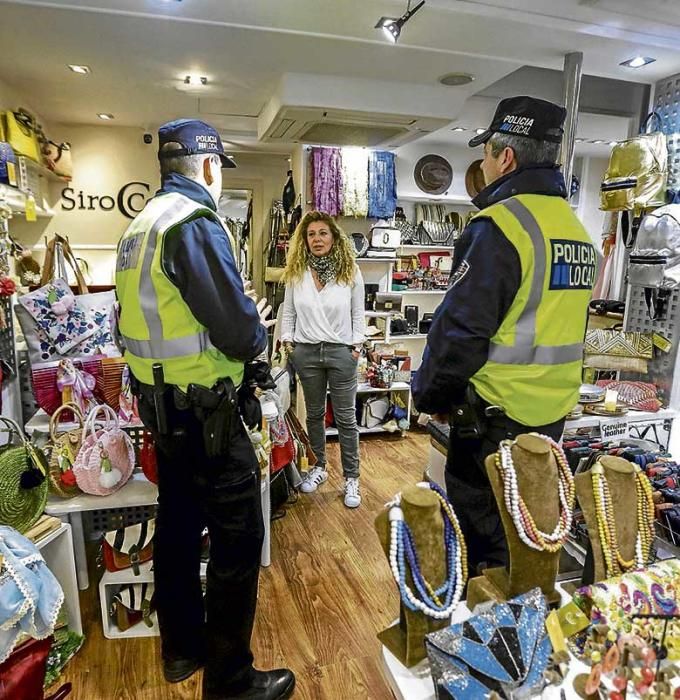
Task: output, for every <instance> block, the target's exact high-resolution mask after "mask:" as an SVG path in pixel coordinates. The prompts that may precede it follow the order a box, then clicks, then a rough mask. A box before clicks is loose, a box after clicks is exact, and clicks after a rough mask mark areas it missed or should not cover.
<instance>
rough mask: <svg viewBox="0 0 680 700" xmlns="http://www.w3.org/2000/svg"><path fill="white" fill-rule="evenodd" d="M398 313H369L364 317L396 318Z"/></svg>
mask: <svg viewBox="0 0 680 700" xmlns="http://www.w3.org/2000/svg"><path fill="white" fill-rule="evenodd" d="M395 313H397V312H396V311H367V312H366V313H365V314H364V316H366V317H367V318H389V317H390V316H394V314H395Z"/></svg>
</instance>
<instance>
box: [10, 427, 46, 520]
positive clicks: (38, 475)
mask: <svg viewBox="0 0 680 700" xmlns="http://www.w3.org/2000/svg"><path fill="white" fill-rule="evenodd" d="M0 423H2V424H3V427H2V428H0V432H5V433H9V440H8V442H7V444H6V445H3V447H2V448H0V525H8V526H9V527H13V528H14V529H15V530H18V531H19V532H22V533H23V532H26V530H28V529H29V528H30V527H31V526H32V525H34V524H35V523H36V521H37V520H38V518H39V517H40V516H41V515H42V513H43V511H44V510H45V504H46V503H47V478H46V475H47V460H46V459H45V455H44V454H43V453H42V452H41V451H40V450H39V449H38V448H36V447H34V446H33V445H32V444H31V443H30V441H29V440H28V439H27V438H26V436H25V435H24V432H23V430H22V429H21V428H20V427H19V426H18V425H17V424H16V423H15V422H14V421H13V420H11V419H9V418H5V417H4V416H0ZM13 438H18V441H19V442H20V444H19V445H17V444H12V442H13ZM15 442H17V440H15Z"/></svg>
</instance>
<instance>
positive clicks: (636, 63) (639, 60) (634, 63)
mask: <svg viewBox="0 0 680 700" xmlns="http://www.w3.org/2000/svg"><path fill="white" fill-rule="evenodd" d="M655 61H656V59H655V58H651V57H650V56H635V58H629V59H628V60H627V61H622V62H621V63H619V65H620V66H623V67H624V68H642V67H643V66H648V65H649V64H650V63H654V62H655Z"/></svg>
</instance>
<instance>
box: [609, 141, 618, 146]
mask: <svg viewBox="0 0 680 700" xmlns="http://www.w3.org/2000/svg"><path fill="white" fill-rule="evenodd" d="M618 144H619V142H618V141H610V142H609V145H610V146H618Z"/></svg>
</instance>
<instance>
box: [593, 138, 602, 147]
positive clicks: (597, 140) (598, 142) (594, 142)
mask: <svg viewBox="0 0 680 700" xmlns="http://www.w3.org/2000/svg"><path fill="white" fill-rule="evenodd" d="M590 143H592V144H595V145H596V146H599V145H600V144H601V143H604V141H603V140H602V139H595V140H594V141H591V142H590Z"/></svg>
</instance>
